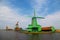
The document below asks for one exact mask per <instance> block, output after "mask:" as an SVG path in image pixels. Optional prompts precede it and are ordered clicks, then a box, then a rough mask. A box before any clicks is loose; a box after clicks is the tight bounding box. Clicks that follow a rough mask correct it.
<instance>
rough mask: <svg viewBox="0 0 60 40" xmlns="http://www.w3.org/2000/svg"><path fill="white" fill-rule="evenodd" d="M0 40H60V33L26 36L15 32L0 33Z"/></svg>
mask: <svg viewBox="0 0 60 40" xmlns="http://www.w3.org/2000/svg"><path fill="white" fill-rule="evenodd" d="M0 40H60V33H51V34H24V33H20V32H14V31H0Z"/></svg>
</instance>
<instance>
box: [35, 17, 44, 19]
mask: <svg viewBox="0 0 60 40" xmlns="http://www.w3.org/2000/svg"><path fill="white" fill-rule="evenodd" d="M36 18H41V19H45V18H44V17H36Z"/></svg>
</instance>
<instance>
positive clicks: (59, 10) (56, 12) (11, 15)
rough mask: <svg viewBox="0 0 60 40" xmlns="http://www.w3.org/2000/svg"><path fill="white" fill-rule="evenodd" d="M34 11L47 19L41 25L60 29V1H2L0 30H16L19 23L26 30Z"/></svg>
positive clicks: (0, 5)
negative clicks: (8, 27) (6, 27)
mask: <svg viewBox="0 0 60 40" xmlns="http://www.w3.org/2000/svg"><path fill="white" fill-rule="evenodd" d="M34 9H35V10H36V15H37V16H43V17H45V19H44V20H38V22H39V24H41V25H42V26H51V25H53V26H55V28H60V25H59V24H60V18H59V16H60V0H0V22H1V23H0V26H1V27H0V28H1V29H3V28H5V26H6V25H8V26H10V28H14V27H15V23H16V22H17V21H19V24H20V25H19V26H21V27H22V28H26V27H27V26H28V24H30V23H31V18H28V17H27V16H32V15H33V13H34Z"/></svg>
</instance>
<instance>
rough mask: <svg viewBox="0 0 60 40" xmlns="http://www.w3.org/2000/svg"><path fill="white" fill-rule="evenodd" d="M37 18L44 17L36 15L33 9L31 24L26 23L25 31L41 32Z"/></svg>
mask: <svg viewBox="0 0 60 40" xmlns="http://www.w3.org/2000/svg"><path fill="white" fill-rule="evenodd" d="M37 18H40V19H44V18H43V17H36V13H35V10H34V16H33V17H32V22H31V24H29V25H28V28H27V31H28V32H41V31H42V29H41V25H39V24H38V23H37Z"/></svg>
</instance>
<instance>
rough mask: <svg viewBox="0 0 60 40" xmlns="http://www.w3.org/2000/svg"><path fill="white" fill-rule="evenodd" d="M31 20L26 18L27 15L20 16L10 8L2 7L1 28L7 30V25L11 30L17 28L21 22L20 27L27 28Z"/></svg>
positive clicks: (0, 10) (0, 11) (0, 14)
mask: <svg viewBox="0 0 60 40" xmlns="http://www.w3.org/2000/svg"><path fill="white" fill-rule="evenodd" d="M29 20H30V19H29V18H27V17H25V15H23V16H22V15H21V14H18V12H17V11H15V10H14V9H12V8H10V7H8V6H0V22H1V23H0V24H1V28H5V26H6V25H9V26H11V28H14V27H15V24H16V22H17V21H19V22H20V23H19V26H20V27H23V28H25V27H26V26H27V24H28V23H29V22H28V21H29Z"/></svg>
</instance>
